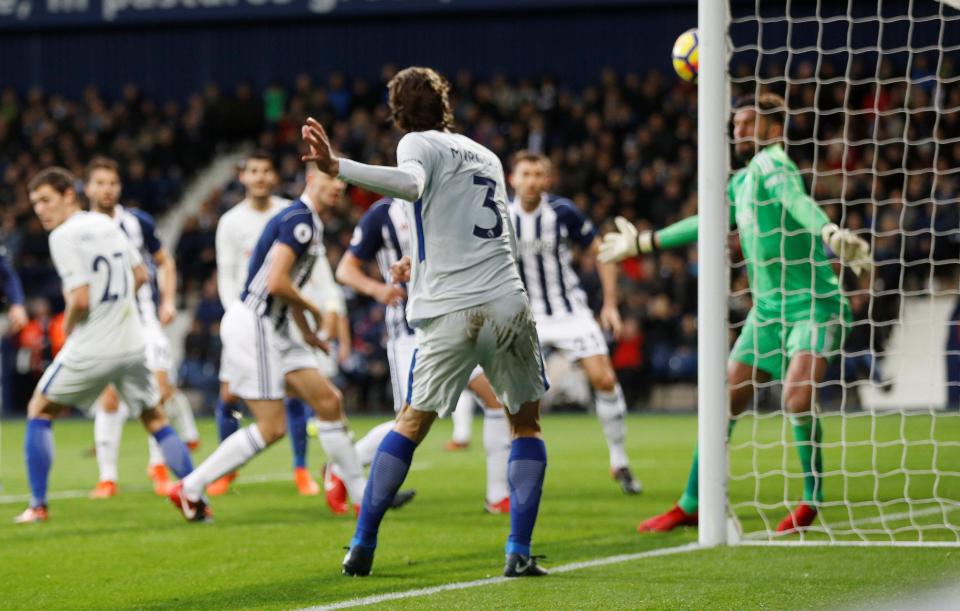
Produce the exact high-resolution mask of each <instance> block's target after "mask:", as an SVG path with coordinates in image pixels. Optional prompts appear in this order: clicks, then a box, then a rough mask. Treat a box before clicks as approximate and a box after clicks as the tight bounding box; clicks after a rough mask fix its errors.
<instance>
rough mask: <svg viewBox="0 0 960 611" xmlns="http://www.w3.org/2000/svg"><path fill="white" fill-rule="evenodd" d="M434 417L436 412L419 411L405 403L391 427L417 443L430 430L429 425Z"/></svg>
mask: <svg viewBox="0 0 960 611" xmlns="http://www.w3.org/2000/svg"><path fill="white" fill-rule="evenodd" d="M435 418H436V414H435V413H433V412H421V411H419V410H415V409H413V408H412V407H410V406H409V405H407V406H405V407H404V408H403V410H402V411H401V412H400V415H399V416H397V422H396V424H395V425H394V427H393V429H394V430H395V431H396V432H398V433H400V434H401V435H403V436H404V437H406V438H407V439H412V440H413V441H414V442H416V443H418V444H419V443H420V442H421V441H423V438H424V437H426V436H427V433H429V432H430V426H431V425H432V424H433V420H434V419H435Z"/></svg>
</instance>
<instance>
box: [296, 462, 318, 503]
mask: <svg viewBox="0 0 960 611" xmlns="http://www.w3.org/2000/svg"><path fill="white" fill-rule="evenodd" d="M293 482H294V483H295V484H296V485H297V490H299V491H300V494H301V495H302V496H316V495H318V494H320V485H319V484H317V482H315V481H314V480H313V476H312V475H310V471H309V470H307V468H306V467H297V468H296V469H294V470H293Z"/></svg>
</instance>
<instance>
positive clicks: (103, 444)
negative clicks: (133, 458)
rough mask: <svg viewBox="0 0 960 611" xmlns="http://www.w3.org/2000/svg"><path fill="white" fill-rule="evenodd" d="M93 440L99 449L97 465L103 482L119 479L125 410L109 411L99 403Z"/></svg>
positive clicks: (96, 409) (95, 415)
mask: <svg viewBox="0 0 960 611" xmlns="http://www.w3.org/2000/svg"><path fill="white" fill-rule="evenodd" d="M94 410H95V412H94V416H93V441H94V443H95V444H96V449H97V467H98V469H99V470H100V481H101V482H116V481H117V460H118V455H119V454H120V439H121V438H122V437H123V424H124V422H125V421H126V414H125V413H124V411H125V410H123V409H118V410H117V411H115V412H112V413H111V412H108V411H106V410H104V409H103V406H101V405H100V404H99V403H98V404H97V405H96V407H95V408H94Z"/></svg>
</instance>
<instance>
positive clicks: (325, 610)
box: [300, 543, 703, 611]
mask: <svg viewBox="0 0 960 611" xmlns="http://www.w3.org/2000/svg"><path fill="white" fill-rule="evenodd" d="M698 549H703V548H701V547H700V545H699V544H698V543H688V544H686V545H680V546H678V547H668V548H666V549H654V550H648V551H646V552H636V553H633V554H618V555H616V556H606V557H604V558H595V559H593V560H585V561H583V562H572V563H570V564H562V565H560V566H556V567H553V568H551V569H550V572H551V573H553V574H557V573H569V572H571V571H579V570H580V569H589V568H593V567H596V566H606V565H608V564H620V563H622V562H631V561H633V560H643V559H645V558H656V557H658V556H671V555H673V554H682V553H684V552H692V551H696V550H698ZM547 579H549V577H548V578H547ZM508 581H516V579H514V578H508V577H488V578H486V579H475V580H473V581H457V582H453V583H446V584H443V585H439V586H432V587H429V588H419V589H416V590H406V591H403V592H390V593H387V594H375V595H373V596H365V597H364V598H354V599H351V600H344V601H341V602H338V603H331V604H329V605H320V606H316V607H305V608H303V609H301V610H300V611H332V610H333V609H349V608H352V607H364V606H367V605H376V604H379V603H383V602H388V601H391V600H403V599H405V598H418V597H421V596H432V595H433V594H439V593H440V592H450V591H454V590H466V589H468V588H479V587H483V586H492V585H498V584H501V583H506V582H508Z"/></svg>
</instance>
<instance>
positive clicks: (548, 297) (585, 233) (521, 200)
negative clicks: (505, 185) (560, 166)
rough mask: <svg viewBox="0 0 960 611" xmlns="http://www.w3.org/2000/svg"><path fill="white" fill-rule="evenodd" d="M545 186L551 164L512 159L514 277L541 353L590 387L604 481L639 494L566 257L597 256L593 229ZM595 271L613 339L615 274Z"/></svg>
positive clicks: (603, 344)
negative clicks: (605, 458) (549, 353)
mask: <svg viewBox="0 0 960 611" xmlns="http://www.w3.org/2000/svg"><path fill="white" fill-rule="evenodd" d="M549 184H550V160H549V159H548V158H547V157H546V156H545V155H541V154H538V153H529V152H527V151H520V152H519V153H517V154H516V155H514V157H513V169H512V171H511V173H510V185H511V186H512V187H513V190H514V192H515V197H514V199H513V201H512V202H511V203H510V216H511V217H512V219H513V225H514V228H515V229H516V231H517V246H518V248H519V253H520V256H519V259H520V276H521V277H522V278H523V282H524V285H525V286H526V287H527V294H528V295H529V296H530V305H531V306H532V308H533V315H534V317H535V318H536V319H537V333H538V334H539V336H540V344H541V345H542V346H543V348H544V349H550V348H553V349H555V350H559V351H560V352H562V353H563V354H564V355H565V356H566V357H567V358H568V359H569V360H570V362H571V363H579V365H580V367H582V368H583V371H584V373H586V375H587V379H588V380H589V381H590V385H591V386H592V387H593V391H594V393H595V397H596V411H597V418H598V419H599V420H600V424H601V427H602V428H603V434H604V436H605V437H606V439H607V448H608V450H609V453H610V474H611V475H612V476H613V478H614V479H616V480H617V482H618V483H619V484H620V489H621V490H623V492H624V493H625V494H639V493H640V492H641V490H642V488H641V485H640V482H638V481H637V480H636V478H634V476H633V472H632V471H631V470H630V461H629V459H628V458H627V450H626V443H625V442H626V434H627V427H626V423H625V422H624V416H625V415H626V412H627V404H626V401H625V400H624V398H623V390H622V389H621V388H620V383H619V382H618V381H617V374H616V373H614V371H613V364H612V363H611V362H610V352H609V350H608V349H607V341H606V339H605V338H604V336H603V331H601V330H600V325H598V324H597V321H596V320H595V319H594V317H593V311H592V310H591V309H590V306H589V305H587V296H586V294H585V293H584V292H583V289H581V288H580V279H579V278H578V277H577V273H576V272H575V271H574V269H573V264H572V262H571V256H570V244H571V243H572V244H576V245H577V246H579V247H580V248H582V249H584V250H585V251H588V252H589V253H590V254H591V255H593V256H596V253H597V252H598V250H599V248H600V240H599V239H598V237H597V231H596V229H595V228H594V227H593V224H592V223H591V222H590V221H589V220H588V219H587V217H585V216H584V215H583V214H582V213H581V212H580V211H579V210H577V208H576V206H575V205H574V203H573V202H571V201H570V200H568V199H564V198H562V197H557V196H554V195H550V194H549V193H547V187H548V186H549ZM597 271H598V274H599V276H600V283H601V285H602V287H603V306H602V308H601V309H600V323H601V324H602V325H603V326H604V328H606V329H607V330H608V331H610V332H611V333H612V334H613V337H614V338H615V339H616V338H618V337H619V335H620V329H621V327H622V323H621V321H620V312H619V311H618V309H617V267H616V266H615V265H611V264H608V263H599V264H598V265H597Z"/></svg>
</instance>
